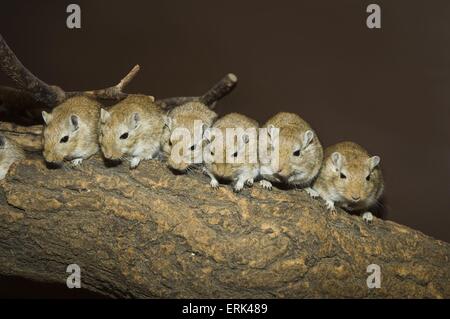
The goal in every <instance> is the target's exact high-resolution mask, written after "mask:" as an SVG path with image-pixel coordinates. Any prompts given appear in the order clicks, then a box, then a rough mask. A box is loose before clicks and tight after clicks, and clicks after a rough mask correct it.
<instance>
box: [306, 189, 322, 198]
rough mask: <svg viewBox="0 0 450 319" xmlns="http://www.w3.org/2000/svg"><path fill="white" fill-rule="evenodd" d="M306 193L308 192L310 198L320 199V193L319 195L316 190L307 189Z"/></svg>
mask: <svg viewBox="0 0 450 319" xmlns="http://www.w3.org/2000/svg"><path fill="white" fill-rule="evenodd" d="M305 192H306V193H307V194H308V195H309V196H311V198H317V197H319V193H318V192H317V191H316V190H314V189H312V188H311V187H307V188H305Z"/></svg>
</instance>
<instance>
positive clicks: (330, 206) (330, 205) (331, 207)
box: [325, 200, 337, 217]
mask: <svg viewBox="0 0 450 319" xmlns="http://www.w3.org/2000/svg"><path fill="white" fill-rule="evenodd" d="M325 205H326V206H327V209H328V211H329V212H330V213H331V216H333V217H335V216H336V215H337V211H336V207H334V202H333V201H331V200H327V201H326V202H325Z"/></svg>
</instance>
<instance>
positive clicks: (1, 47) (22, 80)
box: [0, 34, 65, 106]
mask: <svg viewBox="0 0 450 319" xmlns="http://www.w3.org/2000/svg"><path fill="white" fill-rule="evenodd" d="M0 68H1V69H2V71H3V72H4V73H5V74H6V75H7V76H8V77H9V78H10V79H11V80H12V81H13V82H14V83H15V84H16V85H17V86H18V87H19V88H20V89H22V90H25V91H27V92H29V93H30V94H31V95H32V96H33V98H34V99H35V100H36V101H38V102H41V103H44V104H45V105H48V106H55V105H57V104H58V103H60V102H62V101H63V100H64V99H65V92H64V91H63V90H62V89H61V88H59V87H57V86H52V85H48V84H47V83H45V82H44V81H42V80H40V79H39V78H37V77H36V76H35V75H34V74H33V73H31V72H30V71H29V70H28V69H27V68H26V67H25V66H24V65H23V64H22V63H21V62H20V61H19V59H18V58H17V57H16V55H15V54H14V52H13V51H12V50H11V49H10V47H9V46H8V44H7V43H6V41H5V39H4V38H3V36H2V35H1V34H0Z"/></svg>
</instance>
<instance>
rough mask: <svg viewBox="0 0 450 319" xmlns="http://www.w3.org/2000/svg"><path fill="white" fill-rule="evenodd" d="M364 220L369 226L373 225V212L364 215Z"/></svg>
mask: <svg viewBox="0 0 450 319" xmlns="http://www.w3.org/2000/svg"><path fill="white" fill-rule="evenodd" d="M362 219H363V221H365V222H366V223H367V224H371V223H372V221H373V215H372V213H371V212H365V213H364V214H363V215H362Z"/></svg>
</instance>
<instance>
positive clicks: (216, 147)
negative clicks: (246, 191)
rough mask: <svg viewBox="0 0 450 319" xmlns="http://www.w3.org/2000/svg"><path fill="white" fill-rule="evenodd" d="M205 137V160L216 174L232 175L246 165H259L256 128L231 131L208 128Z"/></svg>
mask: <svg viewBox="0 0 450 319" xmlns="http://www.w3.org/2000/svg"><path fill="white" fill-rule="evenodd" d="M204 137H205V139H206V143H207V145H206V147H205V152H204V161H205V163H206V164H207V166H208V167H210V168H211V170H212V171H213V172H214V173H215V174H216V175H218V176H222V177H230V176H232V175H233V174H234V173H235V172H236V171H239V170H240V169H242V168H243V167H244V166H254V165H255V166H256V165H257V163H258V159H257V139H258V138H257V132H256V129H254V128H250V130H249V131H247V130H242V131H240V130H237V131H235V132H233V133H230V132H227V131H222V130H217V129H215V128H213V129H207V130H206V132H205V134H204Z"/></svg>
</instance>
